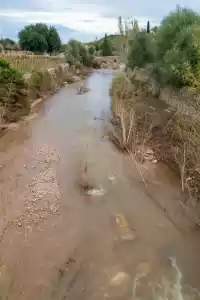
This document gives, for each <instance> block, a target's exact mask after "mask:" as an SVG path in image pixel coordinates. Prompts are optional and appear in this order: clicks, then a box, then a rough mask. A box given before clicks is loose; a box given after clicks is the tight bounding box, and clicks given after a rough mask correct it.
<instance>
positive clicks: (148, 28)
mask: <svg viewBox="0 0 200 300" xmlns="http://www.w3.org/2000/svg"><path fill="white" fill-rule="evenodd" d="M150 31H151V29H150V22H149V21H148V22H147V33H150Z"/></svg>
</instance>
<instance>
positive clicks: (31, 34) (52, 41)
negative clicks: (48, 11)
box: [18, 23, 61, 54]
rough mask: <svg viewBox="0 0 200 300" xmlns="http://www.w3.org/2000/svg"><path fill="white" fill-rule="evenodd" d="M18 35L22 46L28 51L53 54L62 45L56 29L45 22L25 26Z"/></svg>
mask: <svg viewBox="0 0 200 300" xmlns="http://www.w3.org/2000/svg"><path fill="white" fill-rule="evenodd" d="M18 36H19V43H20V46H21V48H22V49H24V50H27V51H32V52H39V53H44V52H48V53H50V54H51V53H52V52H53V51H57V50H58V49H59V48H60V45H61V41H60V37H59V35H58V33H57V31H56V29H55V28H54V27H50V28H49V27H48V26H47V25H46V24H43V23H37V24H35V25H28V26H25V28H24V29H23V30H21V31H20V32H19V34H18Z"/></svg>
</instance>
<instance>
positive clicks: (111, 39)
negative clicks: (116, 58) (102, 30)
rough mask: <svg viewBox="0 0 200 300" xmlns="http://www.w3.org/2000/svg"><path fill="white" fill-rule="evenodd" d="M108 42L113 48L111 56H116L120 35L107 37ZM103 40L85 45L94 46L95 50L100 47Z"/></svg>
mask: <svg viewBox="0 0 200 300" xmlns="http://www.w3.org/2000/svg"><path fill="white" fill-rule="evenodd" d="M107 38H108V40H109V42H110V43H111V44H112V48H113V52H114V53H113V54H114V55H117V54H118V49H119V45H120V35H119V34H110V35H108V36H107ZM103 40H104V37H103V38H101V39H99V40H95V41H91V42H89V43H86V45H93V46H95V48H96V49H98V48H99V47H100V45H101V44H102V42H103Z"/></svg>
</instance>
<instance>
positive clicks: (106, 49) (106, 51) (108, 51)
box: [101, 34, 112, 56]
mask: <svg viewBox="0 0 200 300" xmlns="http://www.w3.org/2000/svg"><path fill="white" fill-rule="evenodd" d="M101 48H102V55H103V56H112V45H111V43H110V41H109V39H108V36H107V34H105V37H104V40H103V43H102V45H101Z"/></svg>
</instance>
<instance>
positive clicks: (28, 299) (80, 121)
mask: <svg viewBox="0 0 200 300" xmlns="http://www.w3.org/2000/svg"><path fill="white" fill-rule="evenodd" d="M113 74H114V72H112V71H109V70H105V71H95V72H93V73H92V74H90V76H89V78H88V79H87V80H86V82H85V83H84V84H86V85H87V87H88V88H89V89H90V90H89V92H88V93H85V94H83V95H78V94H77V90H78V87H79V86H80V84H81V83H80V82H78V83H75V84H72V85H69V86H66V87H64V88H62V89H60V91H58V92H57V93H56V94H55V95H53V96H51V97H50V98H49V99H47V100H45V101H44V102H43V103H42V104H40V106H39V107H38V108H37V110H36V112H35V113H34V114H33V115H32V120H31V118H30V119H29V120H27V122H25V123H22V124H20V126H19V128H18V129H16V130H14V131H10V132H8V133H7V134H5V135H4V136H3V137H2V138H1V140H0V151H1V156H0V167H1V173H0V191H1V194H0V195H1V220H0V232H1V235H0V237H1V239H0V242H1V247H0V258H1V261H0V263H1V264H0V286H1V289H0V293H1V295H0V296H1V297H2V299H9V300H35V299H38V300H39V299H41V300H52V299H54V300H64V299H73V300H75V299H82V300H84V299H90V300H92V299H95V300H98V299H107V298H108V299H127V300H128V299H135V298H136V296H137V297H138V298H139V299H150V295H152V293H153V290H154V291H155V295H154V298H151V299H159V298H158V295H161V294H162V298H160V299H167V296H166V295H167V292H166V290H169V291H172V290H173V289H175V291H176V292H174V295H175V294H176V295H175V296H173V297H172V294H171V295H170V296H169V297H168V299H182V298H181V293H182V291H181V289H182V287H184V288H185V286H186V285H189V286H193V287H194V288H198V287H200V255H199V253H200V240H199V232H198V231H196V230H194V229H193V227H192V225H191V223H190V221H188V220H187V218H186V217H185V215H184V214H182V210H181V207H182V204H180V189H179V182H178V179H177V178H176V177H175V176H174V175H173V174H172V173H170V171H169V170H168V169H166V167H164V166H162V165H160V164H158V165H156V166H155V165H151V164H149V165H148V166H146V167H145V170H146V172H147V171H148V172H147V173H148V175H147V176H146V178H147V183H148V188H147V187H145V185H144V183H143V181H142V180H141V174H140V172H139V171H138V168H136V166H135V162H134V161H133V159H131V158H130V157H128V156H126V155H124V154H122V153H119V152H118V151H117V150H116V149H115V148H114V146H113V145H112V144H111V143H110V142H109V140H108V139H107V134H106V130H105V129H106V128H107V126H108V124H107V123H108V122H107V116H108V114H109V110H110V98H109V86H110V84H111V81H112V77H113ZM85 162H87V168H88V170H87V173H88V174H87V176H88V181H89V184H90V185H91V186H92V187H98V188H102V189H103V191H104V192H105V194H104V195H102V196H86V195H85V193H84V191H83V190H81V188H80V183H81V182H82V180H83V178H82V177H83V175H84V174H82V173H83V169H84V168H83V166H84V165H85ZM174 258H175V259H176V263H175V260H174ZM179 272H180V273H179ZM180 274H182V276H183V277H182V278H181V275H180ZM139 283H140V284H139ZM158 283H159V284H160V285H158ZM175 283H176V287H175V288H174V284H175ZM136 286H137V287H136ZM155 287H156V288H155ZM188 289H190V292H191V294H190V299H200V298H199V296H197V293H196V290H192V291H191V288H188ZM157 290H158V291H157ZM156 293H158V294H156ZM164 294H165V296H164ZM191 295H192V296H191ZM193 296H195V297H196V298H192V297H193ZM170 297H171V298H170Z"/></svg>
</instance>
